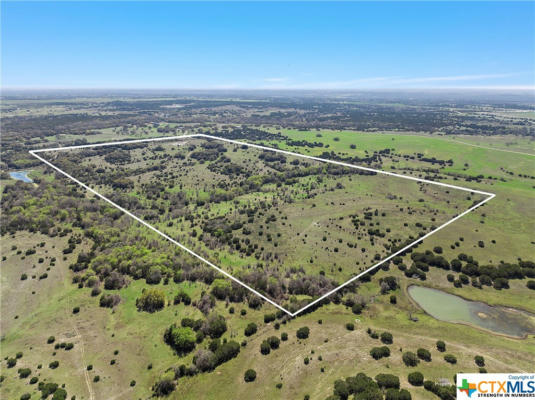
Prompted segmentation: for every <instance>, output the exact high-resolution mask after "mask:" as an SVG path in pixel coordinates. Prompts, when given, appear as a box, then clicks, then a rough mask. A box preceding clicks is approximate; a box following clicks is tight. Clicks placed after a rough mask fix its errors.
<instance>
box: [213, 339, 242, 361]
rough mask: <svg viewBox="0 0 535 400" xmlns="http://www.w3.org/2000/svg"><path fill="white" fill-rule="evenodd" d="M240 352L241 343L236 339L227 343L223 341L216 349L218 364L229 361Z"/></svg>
mask: <svg viewBox="0 0 535 400" xmlns="http://www.w3.org/2000/svg"><path fill="white" fill-rule="evenodd" d="M239 353H240V344H239V343H238V342H235V341H234V340H230V341H228V342H226V343H223V344H222V345H221V346H220V347H219V348H218V349H217V350H216V351H215V358H216V364H217V365H220V364H223V363H224V362H227V361H229V360H231V359H233V358H234V357H236V356H237V355H238V354H239Z"/></svg>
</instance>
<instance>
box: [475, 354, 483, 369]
mask: <svg viewBox="0 0 535 400" xmlns="http://www.w3.org/2000/svg"><path fill="white" fill-rule="evenodd" d="M474 361H475V363H476V365H477V366H478V367H484V366H485V359H484V358H483V356H475V357H474Z"/></svg>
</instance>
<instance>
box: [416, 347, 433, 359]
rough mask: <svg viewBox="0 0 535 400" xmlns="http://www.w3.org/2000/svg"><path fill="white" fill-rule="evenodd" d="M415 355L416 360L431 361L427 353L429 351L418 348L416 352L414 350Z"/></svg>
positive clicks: (429, 354)
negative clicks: (416, 356)
mask: <svg viewBox="0 0 535 400" xmlns="http://www.w3.org/2000/svg"><path fill="white" fill-rule="evenodd" d="M416 354H417V355H418V358H419V359H420V360H424V361H431V353H430V352H429V350H426V349H422V348H419V349H418V350H416Z"/></svg>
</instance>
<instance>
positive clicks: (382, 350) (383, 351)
mask: <svg viewBox="0 0 535 400" xmlns="http://www.w3.org/2000/svg"><path fill="white" fill-rule="evenodd" d="M370 355H371V356H372V357H373V358H374V359H376V360H379V359H381V358H383V357H390V349H389V348H388V347H386V346H382V347H374V348H373V349H371V350H370Z"/></svg>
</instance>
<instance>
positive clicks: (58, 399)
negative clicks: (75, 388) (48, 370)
mask: <svg viewBox="0 0 535 400" xmlns="http://www.w3.org/2000/svg"><path fill="white" fill-rule="evenodd" d="M66 399H67V391H66V390H65V389H63V388H59V389H57V390H56V391H55V392H54V396H52V400H66Z"/></svg>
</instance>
